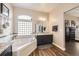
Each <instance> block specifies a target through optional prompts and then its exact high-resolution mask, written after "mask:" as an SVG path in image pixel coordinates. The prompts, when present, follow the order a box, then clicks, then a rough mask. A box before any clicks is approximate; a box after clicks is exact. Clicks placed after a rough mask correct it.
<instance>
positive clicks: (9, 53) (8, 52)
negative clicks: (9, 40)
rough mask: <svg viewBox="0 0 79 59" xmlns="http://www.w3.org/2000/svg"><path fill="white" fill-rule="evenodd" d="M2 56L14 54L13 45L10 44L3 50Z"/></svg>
mask: <svg viewBox="0 0 79 59" xmlns="http://www.w3.org/2000/svg"><path fill="white" fill-rule="evenodd" d="M0 56H12V46H9V47H8V48H7V49H6V50H5V51H3V52H2V53H1V54H0Z"/></svg>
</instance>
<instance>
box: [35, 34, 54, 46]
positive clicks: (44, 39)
mask: <svg viewBox="0 0 79 59" xmlns="http://www.w3.org/2000/svg"><path fill="white" fill-rule="evenodd" d="M36 38H37V45H38V46H39V45H44V44H52V42H53V35H52V34H45V35H37V36H36Z"/></svg>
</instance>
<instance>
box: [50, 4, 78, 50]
mask: <svg viewBox="0 0 79 59" xmlns="http://www.w3.org/2000/svg"><path fill="white" fill-rule="evenodd" d="M77 5H78V4H68V5H67V4H66V5H61V6H58V7H56V8H55V9H54V10H52V11H51V12H50V13H49V32H50V33H52V34H53V41H54V42H53V43H54V44H55V45H57V46H58V47H59V48H61V49H62V50H65V30H64V28H65V27H64V20H65V19H64V12H66V11H67V10H69V9H71V8H73V7H75V6H77ZM53 25H58V31H57V32H54V31H52V26H53Z"/></svg>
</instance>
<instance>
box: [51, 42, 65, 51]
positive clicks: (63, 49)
mask: <svg viewBox="0 0 79 59" xmlns="http://www.w3.org/2000/svg"><path fill="white" fill-rule="evenodd" d="M52 44H54V45H55V46H57V47H58V48H60V49H61V50H63V51H65V50H66V49H65V48H62V47H60V46H59V45H57V44H56V43H52Z"/></svg>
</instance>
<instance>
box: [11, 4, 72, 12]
mask: <svg viewBox="0 0 79 59" xmlns="http://www.w3.org/2000/svg"><path fill="white" fill-rule="evenodd" d="M71 4H72V3H71ZM12 5H13V6H14V7H20V8H26V9H32V10H35V11H41V12H46V13H49V12H50V11H52V10H53V9H54V8H55V7H57V6H63V5H65V6H66V5H67V6H68V5H70V4H68V3H63V4H62V3H12Z"/></svg>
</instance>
